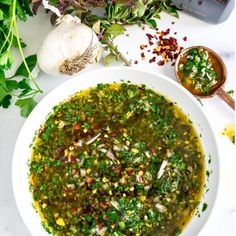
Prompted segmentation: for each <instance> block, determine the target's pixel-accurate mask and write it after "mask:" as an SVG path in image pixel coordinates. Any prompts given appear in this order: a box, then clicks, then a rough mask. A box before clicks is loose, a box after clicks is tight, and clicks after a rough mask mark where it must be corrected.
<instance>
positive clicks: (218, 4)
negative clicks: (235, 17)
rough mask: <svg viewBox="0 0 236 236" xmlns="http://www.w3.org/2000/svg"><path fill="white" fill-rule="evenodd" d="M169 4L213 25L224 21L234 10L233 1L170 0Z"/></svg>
mask: <svg viewBox="0 0 236 236" xmlns="http://www.w3.org/2000/svg"><path fill="white" fill-rule="evenodd" d="M171 3H172V4H173V5H175V6H176V7H177V8H179V9H182V10H183V11H185V12H187V13H189V14H191V15H194V16H196V17H198V18H200V19H202V20H204V21H207V22H210V23H213V24H218V23H221V22H223V21H225V20H226V19H227V18H228V17H229V15H230V13H231V11H232V10H233V8H234V0H171Z"/></svg>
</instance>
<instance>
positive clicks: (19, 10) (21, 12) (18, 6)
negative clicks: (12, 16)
mask: <svg viewBox="0 0 236 236" xmlns="http://www.w3.org/2000/svg"><path fill="white" fill-rule="evenodd" d="M16 12H17V16H18V17H19V18H20V20H22V21H26V15H25V12H24V9H23V8H22V6H21V4H20V3H19V2H16Z"/></svg>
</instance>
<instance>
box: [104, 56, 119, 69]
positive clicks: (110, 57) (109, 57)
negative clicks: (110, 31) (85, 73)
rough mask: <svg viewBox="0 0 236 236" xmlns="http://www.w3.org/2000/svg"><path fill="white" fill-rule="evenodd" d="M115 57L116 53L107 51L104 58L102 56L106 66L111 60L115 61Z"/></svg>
mask: <svg viewBox="0 0 236 236" xmlns="http://www.w3.org/2000/svg"><path fill="white" fill-rule="evenodd" d="M116 59H117V57H116V55H115V54H113V53H109V54H108V55H107V56H106V57H105V58H104V61H103V63H104V65H105V66H108V65H110V64H111V62H112V61H115V60H116Z"/></svg>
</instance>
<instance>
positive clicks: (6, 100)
mask: <svg viewBox="0 0 236 236" xmlns="http://www.w3.org/2000/svg"><path fill="white" fill-rule="evenodd" d="M11 97H12V96H11V95H10V94H8V95H7V96H5V97H4V98H3V99H2V101H0V106H2V107H3V108H8V107H9V106H10V104H11Z"/></svg>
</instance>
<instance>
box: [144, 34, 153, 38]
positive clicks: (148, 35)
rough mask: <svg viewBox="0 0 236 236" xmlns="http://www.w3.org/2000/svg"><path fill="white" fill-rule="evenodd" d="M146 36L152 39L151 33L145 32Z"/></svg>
mask: <svg viewBox="0 0 236 236" xmlns="http://www.w3.org/2000/svg"><path fill="white" fill-rule="evenodd" d="M146 36H147V37H148V38H149V39H153V38H154V36H153V35H151V34H146Z"/></svg>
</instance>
